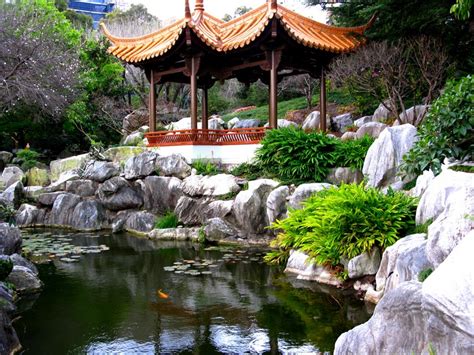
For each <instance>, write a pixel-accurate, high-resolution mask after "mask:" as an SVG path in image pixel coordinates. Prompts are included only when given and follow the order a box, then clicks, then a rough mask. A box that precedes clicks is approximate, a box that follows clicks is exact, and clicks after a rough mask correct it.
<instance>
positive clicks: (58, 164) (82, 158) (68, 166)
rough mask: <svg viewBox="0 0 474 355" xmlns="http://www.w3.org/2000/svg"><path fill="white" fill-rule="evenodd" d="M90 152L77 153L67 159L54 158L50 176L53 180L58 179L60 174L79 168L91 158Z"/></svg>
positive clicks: (50, 166) (50, 165)
mask: <svg viewBox="0 0 474 355" xmlns="http://www.w3.org/2000/svg"><path fill="white" fill-rule="evenodd" d="M90 159H91V158H90V156H89V154H82V155H76V156H73V157H70V158H66V159H59V160H54V161H52V162H51V163H50V164H49V168H50V177H51V181H53V182H54V181H56V180H58V179H59V177H60V175H61V174H63V173H65V172H68V171H71V170H76V169H79V168H80V167H81V166H82V164H84V163H85V162H86V161H88V160H90Z"/></svg>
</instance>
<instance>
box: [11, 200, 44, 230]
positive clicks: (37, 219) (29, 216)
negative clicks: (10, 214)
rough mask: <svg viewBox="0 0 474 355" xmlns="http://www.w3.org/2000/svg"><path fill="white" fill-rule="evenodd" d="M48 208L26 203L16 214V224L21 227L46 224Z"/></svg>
mask: <svg viewBox="0 0 474 355" xmlns="http://www.w3.org/2000/svg"><path fill="white" fill-rule="evenodd" d="M46 215H47V214H46V210H45V209H43V208H38V207H37V206H33V205H29V204H27V203H24V204H22V205H21V206H20V208H19V209H18V211H17V212H16V215H15V220H16V224H17V225H18V226H19V227H35V226H43V225H45V224H46Z"/></svg>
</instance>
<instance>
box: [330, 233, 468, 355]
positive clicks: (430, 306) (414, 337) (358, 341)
mask: <svg viewBox="0 0 474 355" xmlns="http://www.w3.org/2000/svg"><path fill="white" fill-rule="evenodd" d="M472 250H474V232H471V234H470V235H469V236H468V237H467V238H464V239H463V240H462V241H461V242H460V243H459V245H458V246H457V247H456V248H455V249H454V250H453V251H452V253H451V254H450V255H449V256H448V258H447V259H446V260H445V261H444V262H443V263H442V264H441V265H440V266H439V267H438V268H437V269H436V270H435V271H434V272H433V273H432V274H431V275H430V277H429V278H428V279H426V281H425V282H424V283H423V284H422V283H420V282H418V281H408V282H403V283H401V284H400V285H399V286H398V287H397V288H396V289H394V290H392V291H391V292H389V293H387V294H386V295H385V296H384V297H383V298H382V300H381V301H380V303H379V304H378V305H377V307H376V308H375V312H374V314H373V316H372V318H371V319H370V320H369V321H368V322H367V323H364V324H362V325H359V326H358V327H355V328H354V329H352V330H350V331H349V332H347V333H344V334H342V335H341V336H340V337H339V338H338V340H337V342H336V347H335V351H334V353H335V354H348V353H353V352H354V351H356V352H357V353H361V354H382V353H383V354H412V353H416V354H417V353H428V352H434V353H436V354H472V353H473V352H474V342H473V339H474V309H473V307H472V305H473V300H472V298H473V293H472V285H473V284H474V259H473V258H472V256H471V254H472ZM355 349H356V350H355Z"/></svg>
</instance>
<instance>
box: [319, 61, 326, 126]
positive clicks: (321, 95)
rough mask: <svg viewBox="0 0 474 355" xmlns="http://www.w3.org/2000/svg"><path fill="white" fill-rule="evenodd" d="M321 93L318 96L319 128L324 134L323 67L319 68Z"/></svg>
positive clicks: (324, 75)
mask: <svg viewBox="0 0 474 355" xmlns="http://www.w3.org/2000/svg"><path fill="white" fill-rule="evenodd" d="M320 81H321V91H320V94H319V113H320V116H319V127H320V129H321V132H326V74H325V72H324V66H322V67H321V78H320Z"/></svg>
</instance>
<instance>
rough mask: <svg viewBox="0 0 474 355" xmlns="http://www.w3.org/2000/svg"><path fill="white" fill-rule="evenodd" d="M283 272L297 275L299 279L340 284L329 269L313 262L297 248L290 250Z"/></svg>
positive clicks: (334, 284) (333, 284)
mask: <svg viewBox="0 0 474 355" xmlns="http://www.w3.org/2000/svg"><path fill="white" fill-rule="evenodd" d="M285 272H289V273H293V274H296V275H298V276H297V279H299V280H308V281H316V282H320V283H323V284H327V285H332V286H340V285H341V284H342V283H341V281H340V280H339V279H338V278H337V277H336V276H335V275H334V273H332V272H331V271H330V270H329V269H327V268H325V267H324V266H321V265H317V264H315V263H313V262H312V261H311V259H310V257H309V256H308V255H306V254H305V253H302V252H300V251H298V250H291V251H290V257H289V258H288V262H287V264H286V268H285Z"/></svg>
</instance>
